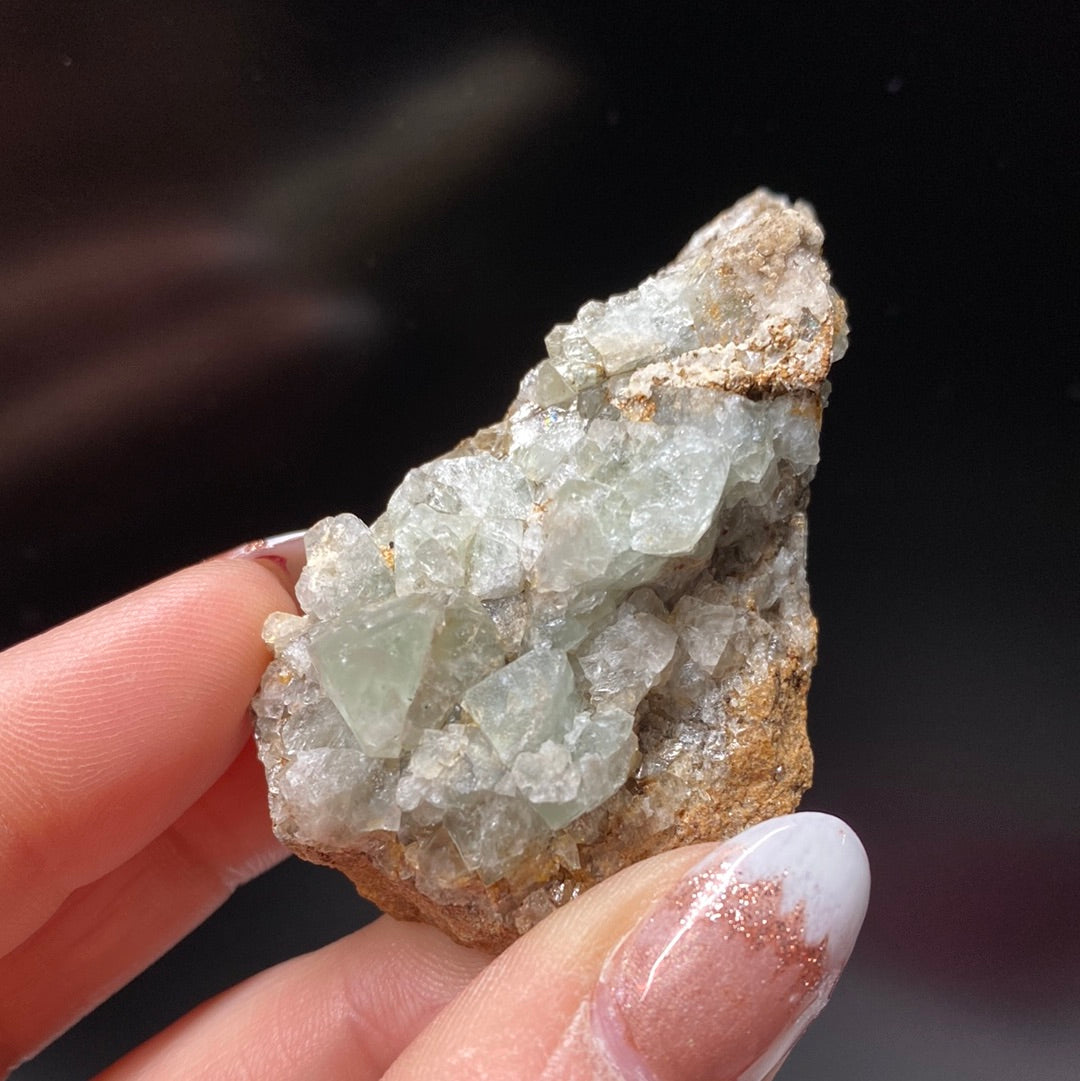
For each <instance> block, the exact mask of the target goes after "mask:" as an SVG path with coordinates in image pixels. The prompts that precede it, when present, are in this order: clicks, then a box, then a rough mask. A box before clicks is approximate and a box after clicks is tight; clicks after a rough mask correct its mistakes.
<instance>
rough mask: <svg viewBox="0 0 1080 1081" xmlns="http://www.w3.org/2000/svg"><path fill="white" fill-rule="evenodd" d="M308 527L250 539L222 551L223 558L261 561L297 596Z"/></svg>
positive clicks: (304, 557)
mask: <svg viewBox="0 0 1080 1081" xmlns="http://www.w3.org/2000/svg"><path fill="white" fill-rule="evenodd" d="M306 532H307V530H306V529H298V530H296V531H295V532H292V533H278V534H277V535H276V536H273V537H265V538H264V539H263V540H257V541H249V542H248V543H247V544H241V545H240V546H239V547H237V548H232V549H230V550H229V551H228V552H224V553H222V555H221V557H220V558H222V559H250V560H252V561H253V562H256V563H261V564H262V565H263V566H264V567H266V568H267V569H269V570H272V571H274V572H275V573H276V574H277V575H278V576H279V577H280V578H281V580H282V581H283V582H284V583H285V586H286V588H287V589H288V590H289V592H290V593H291V594H292V595H293V598H294V599H295V597H296V580H297V579H298V578H299V577H300V572H301V571H302V570H303V569H304V563H305V559H306V556H305V553H304V535H305V533H306Z"/></svg>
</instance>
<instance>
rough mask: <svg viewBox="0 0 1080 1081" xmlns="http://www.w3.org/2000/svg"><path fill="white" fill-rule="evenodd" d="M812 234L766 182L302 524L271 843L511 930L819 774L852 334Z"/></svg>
mask: <svg viewBox="0 0 1080 1081" xmlns="http://www.w3.org/2000/svg"><path fill="white" fill-rule="evenodd" d="M821 243H822V232H821V229H820V227H819V225H818V224H817V221H816V219H815V218H814V215H813V212H812V210H811V209H810V208H809V207H808V206H806V205H805V204H802V203H796V204H795V205H791V204H789V203H788V201H787V200H786V199H783V198H781V197H778V196H774V195H772V194H771V193H768V192H765V191H763V190H759V191H757V192H754V193H753V194H751V195H749V196H747V197H746V198H745V199H743V200H741V201H740V202H739V203H737V204H736V205H735V206H734V207H732V208H731V209H730V210H727V211H725V212H724V213H723V214H721V215H720V216H719V217H718V218H716V219H715V220H714V221H713V222H712V223H711V224H709V225H708V226H706V227H705V228H704V229H702V230H701V231H699V232H698V233H697V234H696V235H695V236H694V237H693V238H692V239H691V241H690V243H689V244H688V245H687V247H686V248H685V249H684V250H683V252H682V253H681V254H680V255H679V257H678V258H677V259H676V260H675V262H674V263H672V264H671V265H670V266H669V267H667V268H665V269H664V270H661V271H660V272H659V273H657V274H656V275H655V276H654V277H651V278H649V279H647V280H646V281H645V282H643V283H642V285H641V286H639V287H638V288H637V289H634V290H631V291H630V292H628V293H625V294H622V295H620V296H615V297H613V298H611V299H610V300H609V301H607V302H606V303H600V302H596V301H592V302H590V303H588V304H586V305H585V306H584V307H583V308H582V309H581V310H580V312H579V313H578V316H577V318H576V320H575V321H574V322H573V323H570V324H566V325H561V326H558V327H556V328H555V329H554V330H553V331H552V332H551V334H550V335H548V338H547V340H546V345H547V351H548V355H547V357H546V358H545V359H544V360H542V361H541V362H540V363H539V364H538V365H537V367H535V368H534V369H533V370H532V371H530V372H529V373H527V374H526V376H525V378H524V380H523V381H522V384H521V389H520V391H519V394H518V396H517V398H516V399H515V400H514V402H513V403H512V404H511V406H510V409H509V412H508V413H507V415H506V417H505V419H504V420H502V421H501V422H499V423H498V424H496V425H494V426H493V427H491V428H487V429H484V430H483V431H481V432H479V433H477V435H476V436H474V437H473V438H472V439H469V440H466V441H465V442H463V443H462V444H460V445H459V446H458V447H456V448H455V449H454V450H452V451H451V452H450V453H449V454H447V455H446V456H444V457H443V458H440V459H438V460H436V461H434V462H431V463H428V464H427V465H422V466H420V467H419V468H417V469H414V470H412V471H411V472H410V473H409V474H408V475H407V476H406V477H405V479H404V480H403V481H402V483H401V485H400V486H399V487H398V489H397V490H396V491H395V492H394V494H393V495H392V496H391V498H390V501H389V504H388V506H387V509H386V512H385V513H384V514H383V515H382V516H381V517H380V518H379V519H378V520H377V521H375V522H374V523H373V524H372V526H371V528H370V529H369V528H368V527H367V526H366V525H364V523H362V522H361V521H359V520H358V519H357V518H355V517H353V516H352V515H349V514H340V515H337V516H336V517H334V518H327V519H325V520H323V521H322V522H319V523H318V524H317V525H315V526H314V527H313V528H312V529H311V530H310V531H309V532H308V534H307V537H306V547H307V553H308V558H307V566H306V568H305V570H304V572H303V574H302V575H301V578H300V582H299V584H298V586H297V597H298V600H299V602H300V604H301V606H302V608H303V610H304V613H305V614H304V615H303V616H301V617H290V616H284V615H281V614H278V615H276V616H274V617H271V619H270V620H269V621H268V622H267V627H266V632H265V637H266V640H267V642H268V643H269V645H270V646H271V647H272V648H273V650H274V653H275V659H274V661H273V662H272V663H271V665H270V667H269V668H268V670H267V673H266V676H265V678H264V680H263V684H262V688H261V691H260V693H259V696H258V697H257V699H256V703H255V708H256V715H257V729H256V733H257V737H258V742H259V748H260V754H261V756H262V759H263V762H264V764H265V766H266V769H267V774H268V778H269V784H270V796H271V809H272V813H273V818H274V824H275V829H276V830H277V833H278V835H279V836H280V837H281V838H282V839H283V840H284V841H285V842H286V843H288V844H289V845H291V846H292V847H293V848H294V849H296V850H297V851H299V852H300V853H301V854H302V855H305V856H307V857H308V858H311V859H315V860H318V861H321V862H327V863H333V864H335V865H337V866H340V867H341V868H342V869H343V870H345V871H346V872H347V873H348V874H350V876H351V877H352V878H353V879H354V881H355V882H356V883H357V885H358V886H359V888H360V889H361V891H362V892H364V893H366V894H367V895H369V896H371V897H372V898H373V899H375V900H376V901H377V902H379V903H380V904H382V905H383V907H385V908H387V909H388V910H389V911H391V912H392V913H394V914H396V915H399V916H403V917H407V918H424V919H429V920H431V921H432V922H435V923H437V924H438V925H440V926H442V927H443V928H444V929H446V930H447V931H449V932H450V933H451V934H452V935H454V936H455V937H457V938H458V939H459V940H461V941H466V942H475V943H481V944H484V945H487V946H495V947H498V946H502V945H505V944H507V943H508V942H509V941H510V940H511V939H512V938H513V937H514V936H515V935H516V934H519V933H520V932H521V931H523V930H525V929H526V928H527V927H528V926H530V925H531V924H532V923H534V922H535V921H536V920H537V919H539V918H540V917H541V916H543V915H544V914H545V913H546V912H548V911H550V910H551V909H552V908H554V907H556V906H557V905H559V904H561V903H563V902H565V901H566V900H568V899H570V898H571V897H573V896H575V895H576V894H577V893H579V892H580V891H581V890H582V889H584V888H586V887H588V886H589V885H591V884H592V883H593V882H595V881H598V880H599V879H600V878H603V877H604V876H605V875H607V874H610V873H612V872H613V871H615V870H617V869H618V868H619V867H620V866H623V865H625V864H626V863H628V862H630V861H632V860H634V859H638V858H640V857H642V856H645V855H648V854H650V853H652V852H656V851H659V850H661V849H663V848H665V847H670V846H671V845H674V844H681V843H685V842H689V841H694V840H702V839H707V838H719V837H723V836H727V835H729V834H731V833H734V832H736V831H737V830H738V829H740V828H742V827H744V826H745V825H748V824H750V823H751V822H753V821H757V820H758V819H760V818H763V817H766V816H768V815H770V814H776V813H784V812H786V811H789V810H791V809H792V808H793V807H794V806H795V804H796V803H797V801H798V799H799V797H800V795H801V794H802V791H803V790H804V789H805V788H806V786H807V785H808V784H809V776H810V755H809V747H808V744H807V742H806V735H805V693H806V689H807V687H808V684H809V671H810V666H811V664H812V662H813V656H814V649H815V633H816V628H815V623H814V619H813V616H812V615H811V613H810V609H809V604H808V597H807V590H806V580H805V516H804V510H805V505H806V501H807V495H808V485H809V482H810V479H811V477H812V475H813V472H814V468H815V466H816V464H817V458H818V449H817V447H818V443H817V437H818V429H819V427H820V420H821V408H822V405H823V394H824V389H825V388H826V387H827V384H826V383H825V377H826V374H827V372H828V370H829V365H830V364H831V363H832V361H834V360H836V359H837V358H838V357H839V356H840V355H841V354H842V353H843V351H844V348H845V346H846V324H845V313H844V306H843V302H842V301H841V300H840V298H839V297H838V296H837V294H836V293H835V292H834V291H833V289H832V288H831V286H830V284H829V273H828V269H827V267H826V265H825V263H824V261H823V259H822V257H821Z"/></svg>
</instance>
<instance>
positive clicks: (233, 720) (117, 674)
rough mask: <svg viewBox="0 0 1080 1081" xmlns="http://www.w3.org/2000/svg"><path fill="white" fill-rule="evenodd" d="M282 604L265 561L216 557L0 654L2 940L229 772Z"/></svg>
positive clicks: (282, 594) (1, 946)
mask: <svg viewBox="0 0 1080 1081" xmlns="http://www.w3.org/2000/svg"><path fill="white" fill-rule="evenodd" d="M291 606H292V602H291V600H290V598H289V595H288V593H287V592H286V590H285V587H284V585H283V584H282V583H281V582H279V581H278V578H277V576H276V575H275V574H273V573H268V572H267V570H266V569H264V568H262V567H259V566H256V565H255V564H253V563H251V562H248V561H244V560H214V561H211V562H208V563H204V564H201V565H199V566H196V567H191V568H188V569H187V570H183V571H180V572H179V573H177V574H174V575H172V576H171V577H169V578H166V579H164V580H162V581H160V582H155V583H154V584H152V585H149V586H147V587H145V588H144V589H141V590H139V591H137V592H136V593H133V594H131V595H130V596H127V597H124V598H122V599H120V600H118V601H114V602H113V603H112V604H109V605H106V606H105V607H104V608H101V609H99V610H97V611H96V612H92V613H90V614H88V615H86V616H82V617H80V618H78V619H75V620H73V621H72V622H70V623H68V624H65V625H64V626H62V627H59V628H57V629H56V630H54V631H50V632H49V633H47V634H44V635H42V636H40V637H39V638H36V639H32V640H31V641H29V642H26V643H23V644H22V645H20V646H16V647H15V648H14V649H11V650H8V651H7V652H6V653H4V654H2V655H0V741H2V746H3V747H4V749H5V753H4V755H3V756H2V757H0V912H3V913H4V917H5V918H4V920H3V921H2V924H0V954H3V953H5V952H7V951H8V950H10V949H11V948H12V947H13V946H14V945H15V944H17V943H18V942H20V941H21V940H22V939H23V938H25V937H26V936H27V935H28V934H30V933H31V932H32V931H34V930H35V929H36V928H38V927H39V926H41V924H43V923H44V922H45V921H46V920H47V919H48V918H49V916H50V915H52V913H53V912H55V911H56V909H57V908H58V907H59V905H60V904H61V903H62V902H63V900H64V899H65V898H66V897H67V896H68V895H69V894H70V893H71V892H72V891H73V890H75V889H77V888H79V887H80V886H83V885H85V884H87V883H88V882H91V881H94V880H96V879H97V878H99V877H101V876H102V875H104V874H106V873H108V872H109V871H111V870H113V869H114V868H116V867H118V866H119V865H120V864H122V863H124V862H125V861H126V860H127V859H129V858H130V857H131V856H132V855H134V854H135V853H136V852H138V851H140V850H141V849H142V848H143V847H144V846H145V845H146V844H147V843H148V842H149V841H151V840H152V839H153V838H155V837H156V836H158V834H160V833H161V832H162V831H163V830H164V829H165V828H166V827H168V826H169V824H170V823H172V822H173V821H174V820H175V819H176V818H177V817H178V816H179V815H180V814H181V813H182V812H183V811H184V810H185V809H187V808H188V807H190V806H191V805H192V804H193V803H194V802H195V801H196V800H197V799H198V798H199V797H200V796H201V795H202V794H203V793H204V792H205V791H206V790H207V789H208V788H209V787H210V786H211V784H213V782H214V781H215V780H216V779H217V778H218V777H219V776H220V775H221V774H222V773H223V772H224V771H225V769H226V768H227V767H228V766H229V764H230V763H231V762H232V761H233V759H234V758H235V757H236V755H237V753H238V752H239V750H240V748H241V746H242V745H243V743H244V741H245V739H247V738H248V736H249V734H250V727H249V725H248V722H247V704H248V701H249V699H250V696H251V694H252V693H253V692H254V689H255V687H256V686H257V684H258V680H259V674H260V672H261V670H262V668H263V666H264V665H265V663H266V655H265V652H264V649H263V646H262V643H261V641H260V637H259V630H260V627H261V624H262V621H263V619H264V618H265V617H266V615H267V613H268V612H271V611H274V610H276V609H289V608H291Z"/></svg>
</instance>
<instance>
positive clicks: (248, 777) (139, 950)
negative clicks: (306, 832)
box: [0, 742, 287, 1075]
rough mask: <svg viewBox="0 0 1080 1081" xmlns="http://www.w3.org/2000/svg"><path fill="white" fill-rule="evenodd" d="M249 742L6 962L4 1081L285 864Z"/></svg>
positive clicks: (0, 1032) (0, 1018)
mask: <svg viewBox="0 0 1080 1081" xmlns="http://www.w3.org/2000/svg"><path fill="white" fill-rule="evenodd" d="M286 854H287V853H286V851H285V849H284V848H282V846H281V845H280V844H278V842H277V841H276V840H275V838H274V836H273V833H272V831H271V829H270V821H269V816H268V814H267V810H266V779H265V775H264V774H263V770H262V766H261V765H260V764H259V762H258V760H257V759H256V757H255V752H254V745H253V744H251V743H250V742H249V743H248V744H247V745H246V746H245V748H244V750H243V751H242V752H241V754H240V757H239V758H238V759H237V760H236V761H235V762H234V763H233V764H232V766H230V767H229V770H228V771H227V772H226V773H225V775H224V776H223V777H222V778H221V779H220V780H219V781H218V782H217V783H216V784H215V785H214V786H213V787H212V788H211V789H210V791H209V792H207V793H206V795H204V796H203V797H202V798H201V799H200V800H198V802H197V803H196V804H195V805H194V806H193V807H191V808H190V809H189V810H187V811H186V812H185V813H184V814H183V815H181V816H180V818H179V819H177V821H176V822H175V823H173V825H172V826H170V827H169V828H168V829H167V830H166V831H165V832H164V833H162V834H160V835H159V836H158V837H156V838H155V839H154V840H153V841H151V842H150V843H149V844H148V845H147V846H146V847H145V848H144V849H142V851H140V852H138V853H137V854H136V855H134V856H133V857H132V858H131V859H129V860H128V861H127V862H126V863H123V864H121V865H120V866H119V867H117V868H116V869H115V870H113V871H110V872H109V873H108V874H106V875H105V876H104V877H103V878H100V879H98V880H97V881H95V882H92V883H90V884H89V885H87V886H83V887H82V888H81V889H78V890H76V891H75V892H74V893H72V894H71V895H70V896H69V897H68V898H67V900H66V901H65V902H64V903H63V904H62V905H61V906H60V908H59V910H58V911H57V912H56V914H55V915H54V916H53V917H52V918H51V919H50V920H48V922H46V923H45V924H44V926H42V927H41V928H39V929H38V931H37V932H36V933H35V934H33V935H32V936H31V937H30V938H29V939H27V940H26V941H25V942H23V943H22V945H20V946H18V947H16V948H15V949H14V950H13V951H12V952H11V953H9V954H8V955H7V956H6V957H3V958H0V1002H3V1003H4V1009H3V1011H2V1012H0V1075H2V1073H3V1071H4V1069H10V1068H11V1067H13V1066H15V1065H16V1064H18V1063H19V1062H22V1061H24V1060H25V1059H27V1058H29V1057H30V1056H31V1055H33V1054H35V1053H36V1052H37V1051H38V1050H40V1049H41V1048H42V1047H43V1046H44V1045H45V1044H47V1043H48V1042H49V1041H50V1040H52V1039H54V1038H55V1037H56V1036H58V1035H59V1034H60V1033H61V1032H63V1031H64V1030H65V1029H66V1028H68V1027H69V1026H70V1025H72V1024H74V1023H75V1022H76V1021H77V1020H78V1019H79V1018H80V1017H82V1016H83V1015H84V1014H86V1013H88V1012H89V1011H90V1010H91V1009H93V1008H94V1007H95V1006H97V1005H98V1004H99V1003H100V1002H102V1001H104V1000H105V999H106V998H107V997H108V996H109V995H110V994H112V992H113V991H115V990H117V989H118V988H120V987H122V986H123V985H124V984H125V983H127V981H128V980H130V979H131V978H133V977H134V976H135V975H137V974H138V973H139V972H141V971H142V970H143V969H144V968H146V967H147V966H148V965H150V964H151V963H152V962H153V961H155V960H156V959H157V958H158V957H160V956H161V955H162V954H163V953H164V952H165V951H166V950H167V949H168V948H169V947H170V946H172V945H173V944H174V943H176V942H177V941H179V940H180V939H181V938H182V937H183V936H184V935H185V934H187V933H188V931H190V930H191V929H192V928H193V927H195V926H196V925H197V924H199V923H200V922H202V920H203V919H205V918H206V917H207V916H208V915H209V914H210V913H211V912H212V911H213V910H214V909H215V908H217V907H218V905H220V904H221V903H222V902H223V901H224V900H225V899H226V898H227V897H228V896H229V894H230V893H232V891H233V890H234V889H235V888H236V887H237V886H238V885H240V884H241V883H243V882H246V881H248V880H249V879H251V878H254V877H255V876H256V875H258V874H260V873H261V872H262V871H264V870H266V869H267V868H269V867H270V866H272V865H273V864H274V863H276V862H278V861H279V860H280V859H282V858H283V857H284V856H285V855H286Z"/></svg>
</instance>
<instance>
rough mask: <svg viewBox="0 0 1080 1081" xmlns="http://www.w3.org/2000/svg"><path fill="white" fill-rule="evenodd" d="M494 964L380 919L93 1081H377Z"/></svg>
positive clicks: (423, 930)
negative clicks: (171, 1079)
mask: <svg viewBox="0 0 1080 1081" xmlns="http://www.w3.org/2000/svg"><path fill="white" fill-rule="evenodd" d="M490 960H491V958H490V957H488V956H487V955H485V954H482V953H480V952H478V951H476V950H469V949H466V948H465V947H463V946H458V945H456V944H455V943H453V942H451V941H450V940H449V939H448V938H446V936H445V935H443V934H441V933H440V932H438V931H435V930H434V929H432V928H430V927H425V926H423V925H421V924H406V923H398V922H397V921H395V920H391V919H389V918H388V917H385V916H384V917H383V918H382V919H380V920H378V921H376V922H375V923H373V924H371V925H370V926H369V927H365V928H364V929H363V930H361V931H357V932H356V933H355V934H352V935H349V936H348V937H347V938H344V939H342V940H341V941H339V942H335V943H333V944H332V945H330V946H326V947H325V948H323V949H321V950H318V951H316V952H315V953H311V954H308V955H306V956H304V957H298V958H296V959H295V960H292V961H287V962H285V964H282V965H277V966H276V967H275V968H272V969H270V970H268V971H267V972H264V973H261V974H260V975H258V976H255V977H254V978H252V979H250V980H247V981H245V982H244V983H242V984H240V985H239V986H238V987H234V988H233V989H232V990H230V991H226V992H225V993H224V994H222V995H219V996H218V997H217V998H215V999H212V1000H211V1001H210V1002H208V1003H205V1004H204V1005H203V1006H200V1007H199V1008H198V1009H197V1010H195V1011H193V1012H192V1013H190V1014H189V1015H188V1016H187V1017H185V1018H183V1019H182V1020H181V1021H178V1022H177V1023H176V1024H175V1025H173V1026H172V1027H171V1028H169V1029H167V1030H166V1031H165V1032H163V1033H161V1034H160V1035H159V1036H157V1037H156V1038H155V1039H153V1040H151V1041H150V1042H149V1043H147V1044H144V1045H143V1046H142V1047H140V1048H139V1049H138V1050H136V1051H134V1052H132V1053H131V1054H130V1055H128V1056H126V1057H125V1058H123V1059H121V1060H120V1062H118V1063H117V1064H116V1065H115V1066H113V1067H112V1068H111V1069H109V1070H106V1071H105V1073H104V1074H102V1075H101V1077H100V1078H99V1081H150V1079H155V1081H156V1079H159V1078H163V1077H182V1078H184V1079H185V1081H203V1079H205V1081H222V1079H223V1078H233V1077H237V1078H239V1077H242V1078H244V1079H245V1081H257V1079H261V1078H266V1079H267V1081H270V1079H273V1081H279V1079H281V1081H285V1079H288V1078H303V1079H304V1081H308V1079H310V1078H320V1079H326V1081H336V1079H339V1078H341V1079H345V1078H348V1081H375V1079H376V1078H379V1077H382V1075H383V1074H384V1072H385V1071H386V1069H387V1067H388V1066H389V1065H390V1063H391V1062H393V1060H394V1058H395V1057H396V1056H397V1055H398V1054H399V1053H400V1051H401V1049H402V1048H403V1047H405V1046H406V1045H407V1044H408V1043H409V1041H410V1040H412V1039H414V1038H415V1036H416V1034H417V1033H418V1032H420V1031H421V1029H423V1028H424V1026H425V1025H427V1024H428V1023H429V1022H430V1020H431V1019H432V1017H434V1016H435V1015H436V1014H437V1013H438V1012H439V1010H441V1009H442V1008H443V1007H444V1006H445V1005H446V1004H447V1003H448V1002H450V1001H451V1000H452V999H453V998H454V997H455V996H456V995H457V994H458V993H459V992H460V991H461V989H462V988H463V987H465V986H467V985H468V983H469V982H470V981H471V980H472V979H473V978H474V977H475V976H476V975H477V973H478V972H480V971H481V970H482V969H483V967H484V966H485V965H486V964H488V963H489V962H490ZM431 1076H432V1077H439V1076H441V1075H440V1074H439V1072H438V1071H436V1072H435V1073H433V1074H432V1075H431Z"/></svg>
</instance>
